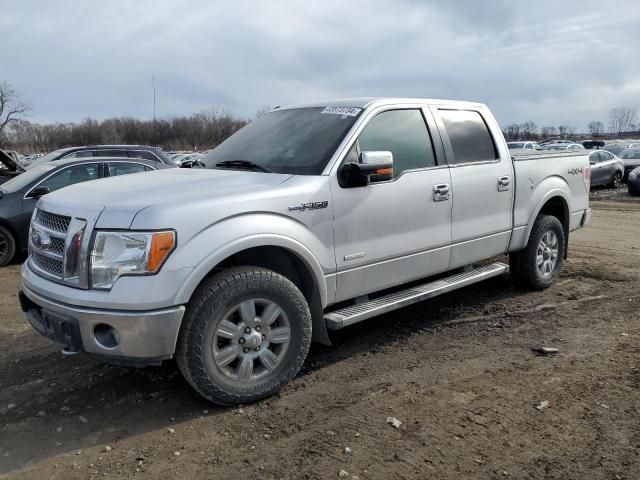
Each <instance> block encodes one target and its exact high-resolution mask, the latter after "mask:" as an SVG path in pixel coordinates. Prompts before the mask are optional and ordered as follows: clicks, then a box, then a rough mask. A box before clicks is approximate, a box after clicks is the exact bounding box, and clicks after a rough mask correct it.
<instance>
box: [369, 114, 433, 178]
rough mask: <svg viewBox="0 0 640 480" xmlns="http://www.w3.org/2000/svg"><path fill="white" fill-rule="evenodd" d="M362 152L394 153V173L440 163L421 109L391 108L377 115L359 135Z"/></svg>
mask: <svg viewBox="0 0 640 480" xmlns="http://www.w3.org/2000/svg"><path fill="white" fill-rule="evenodd" d="M358 144H359V148H360V151H361V152H366V151H381V150H382V151H389V152H391V153H393V175H394V176H395V177H397V176H398V175H399V174H400V173H402V172H403V171H405V170H412V169H415V168H426V167H433V166H435V165H436V159H435V155H434V153H433V145H432V144H431V138H430V136H429V131H428V130H427V125H426V124H425V121H424V118H423V117H422V113H421V112H420V110H390V111H387V112H382V113H380V114H379V115H377V116H376V117H375V118H374V119H373V120H371V122H369V124H368V125H367V126H366V127H365V129H364V131H363V132H362V133H361V134H360V137H359V138H358Z"/></svg>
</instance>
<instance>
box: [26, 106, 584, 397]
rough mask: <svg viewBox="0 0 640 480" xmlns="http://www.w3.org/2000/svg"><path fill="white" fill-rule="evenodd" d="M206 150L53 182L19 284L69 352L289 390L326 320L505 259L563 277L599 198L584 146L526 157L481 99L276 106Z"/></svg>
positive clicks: (359, 317)
mask: <svg viewBox="0 0 640 480" xmlns="http://www.w3.org/2000/svg"><path fill="white" fill-rule="evenodd" d="M199 166H200V167H201V168H192V169H170V170H163V171H158V172H152V173H147V174H145V175H135V174H134V175H128V176H126V177H118V178H113V179H106V180H98V181H94V182H87V183H86V184H79V185H75V186H72V187H69V188H65V189H63V190H60V191H57V192H55V193H52V194H49V195H45V196H44V197H42V198H41V200H40V201H39V203H38V205H37V209H36V211H35V212H34V214H33V217H32V222H31V230H30V241H29V250H30V251H29V257H28V260H27V261H26V262H25V264H24V265H23V267H22V290H21V292H20V300H21V303H22V307H23V310H24V311H25V312H26V314H27V318H28V319H29V322H30V323H31V324H32V326H33V327H34V328H35V329H36V330H37V331H38V332H39V333H40V334H42V335H45V336H47V337H49V338H51V339H53V340H55V341H57V342H60V343H62V344H63V345H64V348H63V352H65V353H67V354H71V353H77V352H86V353H88V354H95V355H99V356H101V357H102V358H104V359H106V360H108V361H111V362H120V363H123V362H124V363H129V364H137V365H148V364H156V363H159V362H161V361H163V360H166V359H169V358H172V357H175V358H176V360H177V364H178V367H179V368H180V370H181V372H182V373H183V375H184V376H185V378H186V379H187V381H188V382H189V383H190V384H191V385H192V386H193V387H194V388H195V389H196V390H197V391H198V392H199V393H200V394H202V395H203V396H204V397H206V398H207V399H209V400H210V401H212V402H216V403H220V404H226V405H229V404H237V403H246V402H250V401H254V400H257V399H260V398H263V397H265V396H268V395H270V394H273V393H274V392H276V391H277V390H278V389H280V388H281V387H282V386H283V385H285V384H286V383H287V382H288V381H289V380H290V379H291V378H293V377H294V376H295V375H296V373H297V372H298V370H299V369H300V367H301V365H302V364H303V362H304V360H305V357H306V356H307V352H308V349H309V345H310V342H311V341H312V340H315V341H318V342H322V343H325V344H329V335H328V330H338V329H341V328H344V327H346V326H348V325H351V324H353V323H356V322H360V321H363V320H365V319H368V318H371V317H373V316H375V315H379V314H381V313H384V312H387V311H390V310H393V309H397V308H401V307H403V306H405V305H408V304H411V303H414V302H418V301H421V300H425V299H427V298H429V297H433V296H435V295H438V294H442V293H444V292H449V291H452V290H455V289H458V288H462V287H464V286H467V285H470V284H473V283H475V282H479V281H481V280H484V279H487V278H490V277H494V276H497V275H502V274H505V273H507V272H508V271H509V269H510V270H511V275H512V277H513V278H514V279H515V280H516V281H517V282H519V283H521V284H525V285H528V286H530V287H532V288H535V289H542V288H546V287H548V286H550V285H551V284H552V283H553V281H554V279H555V278H556V276H557V275H558V273H559V271H560V270H561V268H562V264H563V259H564V258H566V255H567V245H568V240H569V234H570V232H571V231H573V230H575V229H577V228H580V227H582V226H584V225H585V224H587V223H588V222H589V220H590V216H591V210H590V209H589V204H588V192H589V178H590V169H589V161H588V158H587V155H586V153H582V152H569V153H566V152H565V153H535V152H534V153H530V154H524V155H520V156H517V157H514V158H512V156H511V154H510V153H509V150H508V149H507V145H506V143H505V141H504V138H503V137H502V133H501V131H500V128H499V126H498V124H497V122H496V120H495V119H494V117H493V116H492V114H491V112H490V111H489V109H488V108H487V107H486V106H484V105H482V104H478V103H468V102H455V101H441V100H424V99H410V98H406V99H405V98H402V99H399V98H367V99H361V98H360V99H348V100H340V101H328V102H319V103H310V104H303V105H294V106H289V107H281V108H276V109H274V110H272V111H271V112H269V113H267V114H265V115H263V116H261V117H260V118H258V119H257V120H254V121H252V122H251V123H249V124H248V125H247V126H246V127H244V128H243V129H241V130H240V131H238V132H237V133H236V134H234V135H233V136H231V137H230V138H229V139H227V140H226V141H225V142H223V143H222V144H220V145H219V146H218V147H217V148H215V149H214V150H213V151H211V152H210V153H209V154H208V155H207V156H206V157H205V158H204V159H203V161H202V162H201V163H200V165H199ZM505 255H508V256H509V263H503V262H502V261H495V259H494V257H498V256H505ZM505 258H506V257H505ZM498 260H500V259H498Z"/></svg>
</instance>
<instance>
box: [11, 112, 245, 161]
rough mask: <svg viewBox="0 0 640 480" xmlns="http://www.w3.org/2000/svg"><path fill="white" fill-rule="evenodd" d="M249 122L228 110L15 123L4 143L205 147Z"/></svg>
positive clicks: (37, 149) (33, 147)
mask: <svg viewBox="0 0 640 480" xmlns="http://www.w3.org/2000/svg"><path fill="white" fill-rule="evenodd" d="M246 123H247V121H246V120H243V119H240V118H237V117H235V116H234V115H232V114H231V113H230V112H228V111H226V110H216V109H213V110H209V111H203V112H200V113H196V114H193V115H187V116H176V117H172V118H167V119H164V118H163V119H158V120H139V119H136V118H131V117H120V118H108V119H106V120H102V121H98V120H95V119H93V118H86V119H85V120H83V121H82V122H80V123H54V124H39V123H33V122H29V121H27V120H23V119H21V120H17V121H15V122H13V123H12V124H11V125H10V127H9V128H8V129H7V131H6V132H5V134H4V136H5V138H4V142H3V143H5V144H6V145H7V146H10V147H11V148H12V149H15V150H18V151H19V152H22V153H43V152H49V151H52V150H56V149H58V148H62V147H68V146H73V145H98V144H130V145H157V146H161V147H162V148H164V149H165V150H204V149H208V148H211V147H214V146H216V145H218V144H219V143H220V142H222V141H223V140H224V139H226V138H227V137H228V136H230V135H231V134H232V133H234V132H235V131H236V130H238V129H239V128H241V127H243V126H244V125H245V124H246Z"/></svg>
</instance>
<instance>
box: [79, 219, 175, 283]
mask: <svg viewBox="0 0 640 480" xmlns="http://www.w3.org/2000/svg"><path fill="white" fill-rule="evenodd" d="M175 245H176V234H175V232H173V231H171V230H169V231H163V232H104V231H98V232H97V233H96V237H95V239H94V242H93V249H92V250H91V286H92V287H93V288H98V289H109V288H111V287H112V286H113V284H114V282H115V281H116V280H117V279H118V278H119V277H121V276H123V275H149V274H154V273H156V272H158V270H160V267H161V266H162V264H163V263H164V261H165V260H166V259H167V257H168V256H169V254H170V253H171V252H172V251H173V249H174V247H175Z"/></svg>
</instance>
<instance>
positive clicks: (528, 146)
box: [507, 142, 542, 150]
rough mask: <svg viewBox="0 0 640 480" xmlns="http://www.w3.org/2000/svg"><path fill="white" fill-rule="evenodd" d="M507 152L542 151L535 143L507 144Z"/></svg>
mask: <svg viewBox="0 0 640 480" xmlns="http://www.w3.org/2000/svg"><path fill="white" fill-rule="evenodd" d="M507 148H508V149H509V150H542V147H541V146H540V145H538V143H537V142H507Z"/></svg>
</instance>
